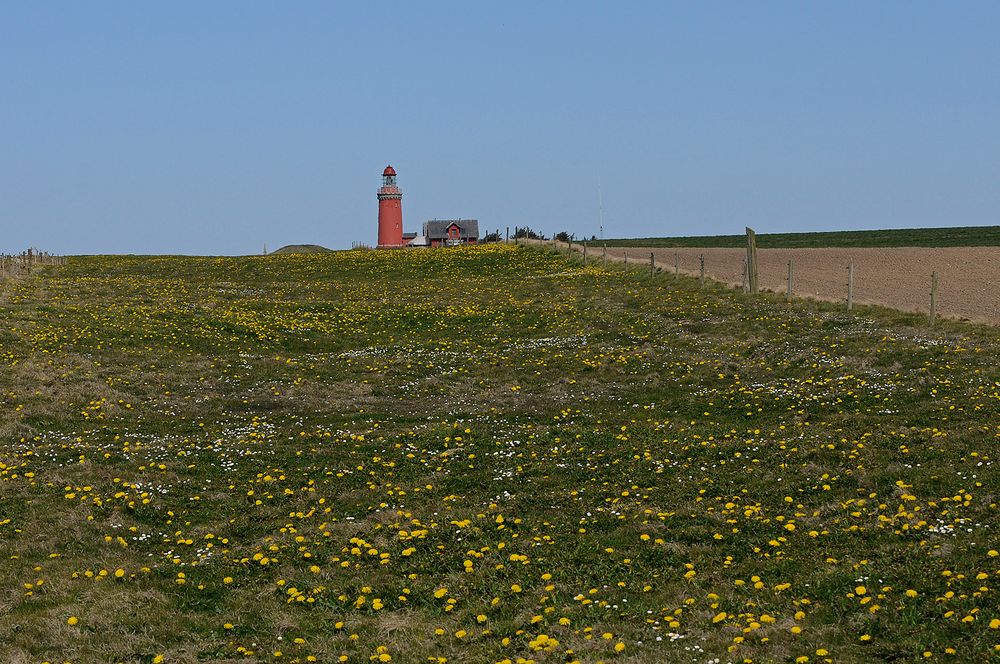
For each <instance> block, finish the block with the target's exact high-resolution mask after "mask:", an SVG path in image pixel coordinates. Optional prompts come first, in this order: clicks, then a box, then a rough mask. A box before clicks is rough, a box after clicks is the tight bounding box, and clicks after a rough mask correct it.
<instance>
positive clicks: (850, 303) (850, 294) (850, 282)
mask: <svg viewBox="0 0 1000 664" xmlns="http://www.w3.org/2000/svg"><path fill="white" fill-rule="evenodd" d="M853 308H854V261H851V264H850V265H848V266H847V310H848V311H850V310H851V309H853Z"/></svg>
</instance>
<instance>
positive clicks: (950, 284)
mask: <svg viewBox="0 0 1000 664" xmlns="http://www.w3.org/2000/svg"><path fill="white" fill-rule="evenodd" d="M591 251H593V252H594V253H593V255H595V256H599V255H600V249H593V248H592V249H591ZM651 251H652V253H653V254H654V256H655V260H656V262H657V263H658V264H660V265H661V267H663V268H664V269H667V270H672V269H673V266H674V257H675V255H676V257H677V258H678V260H679V264H680V269H681V271H682V272H683V273H686V274H697V272H698V257H699V256H701V255H704V256H705V273H706V275H707V276H708V277H709V278H711V279H715V280H717V281H722V282H726V283H729V284H733V285H737V286H738V285H741V284H742V274H743V273H742V269H743V259H744V258H745V257H746V251H745V250H743V249H718V248H708V249H684V248H679V249H672V248H667V249H649V248H645V247H640V248H621V247H614V248H612V247H608V256H609V257H615V258H619V259H620V258H621V257H622V256H623V255H624V254H625V252H628V257H629V262H632V261H640V260H644V261H648V260H649V254H650V252H651ZM789 260H791V261H792V266H793V277H792V287H793V293H794V295H795V296H797V297H814V298H817V299H824V300H828V299H840V300H846V297H847V266H848V264H850V263H851V262H852V261H853V263H854V301H855V303H857V304H880V305H885V306H889V307H893V308H896V309H901V310H904V311H920V312H926V311H928V309H929V307H930V289H931V273H932V272H934V271H936V272H937V273H938V282H939V285H938V299H937V309H938V313H939V314H940V315H941V316H945V317H953V318H965V319H969V320H973V321H978V322H986V323H991V324H994V325H995V324H1000V289H998V288H997V282H998V280H1000V247H949V248H942V249H929V248H920V247H893V248H864V249H856V248H851V249H758V263H759V268H758V275H759V280H760V287H761V288H762V289H767V290H772V291H776V292H784V291H785V289H786V283H787V282H786V281H785V279H786V276H787V274H788V261H789Z"/></svg>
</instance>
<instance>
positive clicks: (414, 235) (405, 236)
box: [403, 233, 417, 238]
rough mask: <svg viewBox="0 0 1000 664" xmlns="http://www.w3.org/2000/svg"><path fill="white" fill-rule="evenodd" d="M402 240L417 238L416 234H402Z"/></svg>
mask: <svg viewBox="0 0 1000 664" xmlns="http://www.w3.org/2000/svg"><path fill="white" fill-rule="evenodd" d="M403 237H404V238H410V237H417V234H416V233H403Z"/></svg>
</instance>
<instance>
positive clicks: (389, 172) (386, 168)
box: [382, 166, 396, 177]
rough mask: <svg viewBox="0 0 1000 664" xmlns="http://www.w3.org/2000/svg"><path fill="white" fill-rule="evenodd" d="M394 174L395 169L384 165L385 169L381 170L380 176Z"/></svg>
mask: <svg viewBox="0 0 1000 664" xmlns="http://www.w3.org/2000/svg"><path fill="white" fill-rule="evenodd" d="M395 174H396V169H395V168H393V167H392V166H386V167H385V170H384V171H382V176H383V177H385V176H387V175H395Z"/></svg>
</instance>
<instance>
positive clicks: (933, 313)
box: [931, 272, 938, 327]
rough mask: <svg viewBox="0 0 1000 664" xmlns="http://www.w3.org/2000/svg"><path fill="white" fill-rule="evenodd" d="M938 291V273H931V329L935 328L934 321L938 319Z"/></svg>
mask: <svg viewBox="0 0 1000 664" xmlns="http://www.w3.org/2000/svg"><path fill="white" fill-rule="evenodd" d="M937 290H938V273H937V272H932V273H931V327H934V319H935V318H937Z"/></svg>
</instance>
